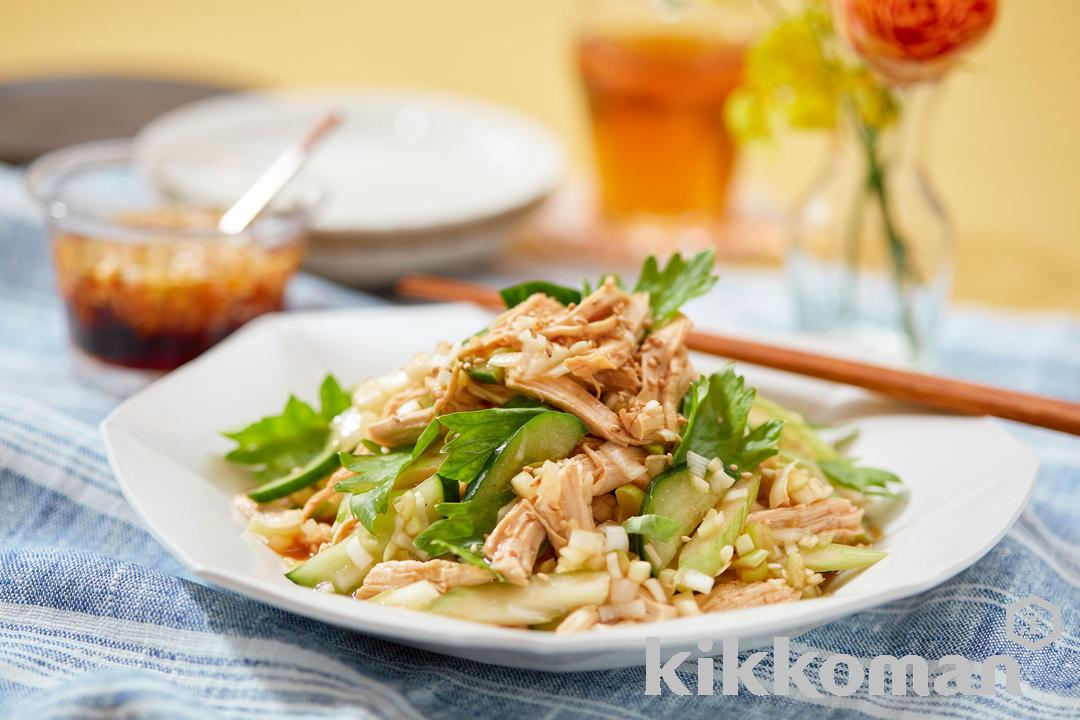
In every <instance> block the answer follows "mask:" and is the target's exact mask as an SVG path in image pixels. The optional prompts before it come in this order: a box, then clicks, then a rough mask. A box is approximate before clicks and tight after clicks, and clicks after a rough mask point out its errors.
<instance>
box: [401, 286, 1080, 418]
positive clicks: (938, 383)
mask: <svg viewBox="0 0 1080 720" xmlns="http://www.w3.org/2000/svg"><path fill="white" fill-rule="evenodd" d="M396 290H397V293H398V294H399V295H402V296H404V297H412V298H420V299H424V300H438V301H446V302H470V303H474V304H476V305H482V306H484V307H487V308H491V309H493V310H501V309H502V308H503V303H502V300H501V298H500V297H499V294H498V292H496V291H495V290H493V289H491V288H488V287H484V286H482V285H476V284H474V283H468V282H463V281H461V280H452V279H450V278H442V277H436V276H433V275H409V276H406V277H404V278H402V279H401V281H399V282H398V284H397V288H396ZM686 344H687V345H688V346H689V347H690V348H691V349H692V350H697V351H699V352H704V353H708V354H710V355H719V356H721V357H725V358H729V359H731V360H738V361H740V362H747V363H751V364H753V365H761V366H763V367H769V368H775V369H777V370H784V371H787V372H791V373H797V374H799V375H807V376H810V377H815V378H820V379H822V380H830V381H832V382H836V383H842V384H845V385H854V386H855V387H861V388H866V389H867V390H872V391H874V392H877V393H880V394H881V395H885V396H887V397H890V398H893V399H895V400H901V401H904V402H909V403H915V404H918V405H925V406H927V407H932V408H935V409H938V410H948V411H951V412H957V413H964V414H969V415H993V416H995V417H999V418H1004V419H1006V420H1015V421H1017V422H1021V423H1026V424H1028V425H1036V426H1038V427H1044V428H1050V429H1051V430H1059V431H1061V432H1065V433H1070V434H1072V435H1080V403H1073V402H1066V401H1064V400H1057V399H1054V398H1048V397H1043V396H1040V395H1029V394H1027V393H1020V392H1014V391H1012V390H1003V389H1001V388H996V387H991V386H989V385H978V384H976V383H970V382H964V381H963V380H952V379H949V378H944V377H938V376H935V375H927V374H925V373H918V372H911V371H908V370H897V369H894V368H888V367H882V366H879V365H871V364H869V363H862V362H856V361H853V360H844V359H841V358H835V357H830V356H827V355H818V354H816V353H810V352H805V351H802V350H792V349H790V348H785V347H780V346H777V345H768V344H765V343H759V342H751V341H749V340H739V339H737V338H733V337H726V336H723V335H714V334H711V333H704V332H692V333H690V336H689V337H688V338H687V341H686Z"/></svg>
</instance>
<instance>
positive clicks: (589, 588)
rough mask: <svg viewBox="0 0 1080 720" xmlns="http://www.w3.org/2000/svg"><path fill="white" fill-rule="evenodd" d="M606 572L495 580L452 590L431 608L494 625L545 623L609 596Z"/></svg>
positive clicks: (433, 610) (435, 611)
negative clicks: (522, 581) (520, 580)
mask: <svg viewBox="0 0 1080 720" xmlns="http://www.w3.org/2000/svg"><path fill="white" fill-rule="evenodd" d="M610 579H611V576H610V575H608V574H607V573H606V572H573V573H561V574H554V575H547V576H545V577H544V578H540V577H536V576H534V577H533V578H532V579H530V580H529V584H528V585H525V586H522V585H511V584H510V583H491V584H488V585H474V586H471V587H461V588H457V589H455V590H451V591H450V592H448V593H446V594H445V595H443V596H442V597H440V598H439V599H438V600H436V601H435V602H433V603H432V604H431V607H429V608H428V610H429V611H430V612H433V613H437V614H439V615H448V616H451V617H456V618H462V619H464V620H474V621H476V622H482V623H488V624H492V625H517V626H522V625H541V624H543V623H546V622H550V621H552V620H554V619H555V618H557V617H561V616H563V615H565V614H566V613H568V612H570V611H571V610H574V609H576V608H579V607H581V606H582V605H599V604H601V603H603V602H604V601H605V600H606V599H607V595H608V583H609V582H610Z"/></svg>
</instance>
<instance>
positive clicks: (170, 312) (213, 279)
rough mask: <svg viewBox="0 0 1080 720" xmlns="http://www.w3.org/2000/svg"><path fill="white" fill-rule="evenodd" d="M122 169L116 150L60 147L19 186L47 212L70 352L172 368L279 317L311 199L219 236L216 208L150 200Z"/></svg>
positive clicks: (144, 187)
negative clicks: (247, 326) (263, 319)
mask: <svg viewBox="0 0 1080 720" xmlns="http://www.w3.org/2000/svg"><path fill="white" fill-rule="evenodd" d="M132 159H133V153H132V146H131V143H129V142H127V141H106V142H98V143H88V144H85V145H78V146H74V147H70V148H65V149H63V150H58V151H56V152H53V153H49V154H48V155H45V156H44V157H42V158H40V159H39V160H38V161H36V162H35V163H34V164H33V165H32V166H31V167H30V169H29V171H28V172H27V185H28V187H29V189H30V191H31V193H32V194H33V195H34V196H35V197H36V198H37V199H38V201H39V202H41V204H42V205H43V206H44V208H45V210H46V214H47V220H48V225H49V230H50V233H51V236H52V248H53V259H54V263H55V267H56V277H57V285H58V287H59V291H60V294H61V296H62V297H63V299H64V301H65V304H66V307H67V315H68V325H69V329H70V333H71V339H72V342H73V343H74V344H75V346H76V347H77V348H79V349H80V350H82V351H84V352H86V353H88V354H90V355H92V356H93V357H95V358H97V359H99V360H103V361H105V362H108V363H112V364H115V365H120V366H124V367H128V368H137V369H141V370H158V371H164V370H171V369H173V368H175V367H177V366H179V365H181V364H183V363H185V362H187V361H188V360H191V359H192V358H194V357H196V356H197V355H199V354H200V353H202V352H203V351H205V350H206V349H208V348H209V347H211V346H212V345H214V344H215V343H216V342H218V341H219V340H221V339H222V338H224V337H226V336H227V335H229V334H230V333H231V332H233V331H234V330H236V329H237V328H239V327H240V326H241V325H243V324H244V323H246V322H247V321H248V320H251V319H252V318H254V317H256V316H258V315H261V314H263V313H266V312H272V311H276V310H280V309H282V306H283V304H284V299H285V289H286V286H287V285H288V282H289V279H290V278H291V277H292V276H293V274H294V273H295V272H296V270H297V268H298V267H299V266H300V262H301V260H302V259H303V254H304V248H305V245H306V237H307V228H308V218H309V211H310V210H311V208H312V207H313V205H314V199H313V198H312V194H311V193H308V198H307V199H305V198H304V197H302V195H303V193H293V196H292V199H286V200H285V201H284V202H283V203H281V204H279V205H278V206H272V207H271V208H270V209H268V210H267V211H266V212H264V213H263V214H262V215H261V216H260V217H259V218H258V219H256V221H255V222H254V223H252V225H251V226H250V227H249V228H248V229H247V230H246V231H245V232H243V233H240V234H236V235H225V234H223V233H221V232H219V231H218V230H217V222H218V219H219V218H220V216H221V214H222V212H224V209H225V208H224V207H207V206H202V205H194V204H190V203H185V202H184V200H183V199H181V198H176V197H171V196H169V195H167V194H166V193H163V192H161V191H160V190H159V189H157V188H156V187H155V186H154V185H153V184H152V183H150V182H149V181H148V180H147V179H146V178H145V177H144V176H143V175H142V174H141V173H140V172H139V170H138V168H137V167H136V166H135V165H134V164H133V162H132ZM228 171H229V170H228V168H224V167H223V168H222V169H221V172H228Z"/></svg>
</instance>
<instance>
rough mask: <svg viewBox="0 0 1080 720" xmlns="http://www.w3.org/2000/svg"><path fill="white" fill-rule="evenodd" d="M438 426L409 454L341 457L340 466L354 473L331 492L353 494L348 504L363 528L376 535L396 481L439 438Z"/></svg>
mask: <svg viewBox="0 0 1080 720" xmlns="http://www.w3.org/2000/svg"><path fill="white" fill-rule="evenodd" d="M441 433H442V430H441V428H440V426H439V423H438V422H437V421H435V420H432V421H431V422H430V423H428V425H427V427H426V428H424V432H422V433H421V434H420V437H419V438H418V439H417V441H416V444H415V445H414V446H413V447H412V448H411V449H410V450H396V451H392V452H388V453H376V454H374V455H352V454H350V453H341V455H340V459H341V465H342V466H343V467H345V468H346V469H348V470H351V471H352V472H354V473H357V474H356V475H354V476H353V477H351V478H348V479H346V480H342V481H341V482H339V483H338V484H337V485H335V486H334V489H335V490H337V491H338V492H347V493H355V494H354V495H353V496H352V498H351V499H350V501H349V507H350V508H351V509H352V513H353V515H354V516H355V517H356V519H357V520H359V521H360V522H361V523H362V524H363V525H364V527H366V528H367V529H368V530H370V531H371V532H373V533H374V532H375V520H376V519H377V518H378V517H379V516H380V515H384V514H385V513H386V511H387V510H389V509H390V494H391V493H392V492H393V491H394V487H395V485H396V484H397V479H398V477H399V476H400V475H401V474H402V473H403V472H404V471H405V470H406V469H408V467H409V466H410V465H411V464H412V463H414V462H416V460H418V459H419V458H420V456H421V455H423V454H424V452H426V451H427V449H428V448H429V447H430V446H431V444H432V443H434V442H435V440H437V439H438V438H439V436H440V435H441Z"/></svg>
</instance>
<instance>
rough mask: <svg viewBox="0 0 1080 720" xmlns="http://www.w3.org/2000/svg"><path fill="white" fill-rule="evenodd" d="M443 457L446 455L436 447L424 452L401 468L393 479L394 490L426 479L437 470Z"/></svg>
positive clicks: (411, 485) (408, 486)
mask: <svg viewBox="0 0 1080 720" xmlns="http://www.w3.org/2000/svg"><path fill="white" fill-rule="evenodd" d="M445 459H446V456H445V455H440V454H439V452H438V450H437V449H436V450H433V451H428V452H426V453H424V454H423V455H421V456H420V457H418V458H416V459H415V460H413V461H412V462H411V463H409V464H408V465H406V466H405V467H404V468H403V469H402V471H401V472H400V473H399V474H398V476H397V479H396V480H394V488H395V489H396V490H402V489H404V488H411V487H413V486H415V485H416V484H417V483H420V482H422V481H424V480H427V479H428V478H430V477H432V476H433V475H435V473H436V472H438V470H439V466H440V465H442V461H443V460H445Z"/></svg>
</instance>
